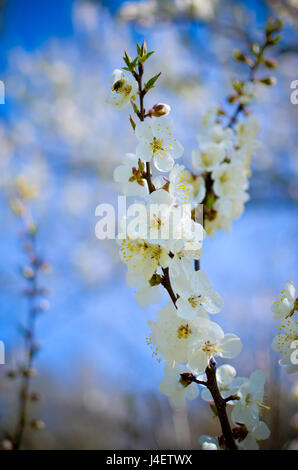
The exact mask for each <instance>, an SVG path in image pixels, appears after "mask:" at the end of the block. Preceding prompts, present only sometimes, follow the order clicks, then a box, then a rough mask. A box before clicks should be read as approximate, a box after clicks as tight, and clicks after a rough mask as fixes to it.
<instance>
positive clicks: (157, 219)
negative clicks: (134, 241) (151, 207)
mask: <svg viewBox="0 0 298 470" xmlns="http://www.w3.org/2000/svg"><path fill="white" fill-rule="evenodd" d="M161 225H162V220H161V218H160V217H158V216H157V215H156V214H153V217H152V223H151V227H155V228H158V229H159V228H160V227H161Z"/></svg>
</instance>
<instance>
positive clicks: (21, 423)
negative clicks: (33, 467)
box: [13, 234, 38, 450]
mask: <svg viewBox="0 0 298 470" xmlns="http://www.w3.org/2000/svg"><path fill="white" fill-rule="evenodd" d="M30 240H31V243H32V253H33V255H35V249H34V246H35V234H30ZM32 267H33V269H34V274H33V277H32V279H31V282H30V284H31V291H32V295H29V296H28V301H29V311H28V318H27V328H26V333H25V334H26V337H25V362H24V365H23V368H22V381H21V388H20V393H19V400H20V404H19V413H18V421H17V427H16V431H15V437H14V439H13V449H14V450H19V448H20V447H21V444H22V439H23V434H24V430H25V426H26V423H27V408H28V398H29V387H30V371H31V369H32V365H33V358H34V353H35V320H36V310H35V296H36V293H37V271H38V269H37V268H36V266H35V263H34V262H33V263H32Z"/></svg>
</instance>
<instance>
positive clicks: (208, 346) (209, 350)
mask: <svg viewBox="0 0 298 470" xmlns="http://www.w3.org/2000/svg"><path fill="white" fill-rule="evenodd" d="M202 350H203V352H204V353H206V354H208V355H209V356H210V355H211V356H213V355H214V353H215V352H216V351H217V349H216V347H215V344H212V343H210V341H206V342H205V344H204V346H203V348H202Z"/></svg>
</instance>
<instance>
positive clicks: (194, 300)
mask: <svg viewBox="0 0 298 470" xmlns="http://www.w3.org/2000/svg"><path fill="white" fill-rule="evenodd" d="M203 301H204V297H202V296H201V295H196V296H192V297H189V298H188V302H189V303H190V305H191V306H192V307H193V308H195V307H197V306H198V305H200V304H201V303H202V302H203Z"/></svg>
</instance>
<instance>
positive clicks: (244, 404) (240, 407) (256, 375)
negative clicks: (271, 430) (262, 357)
mask: <svg viewBox="0 0 298 470" xmlns="http://www.w3.org/2000/svg"><path fill="white" fill-rule="evenodd" d="M264 385H265V374H264V372H263V371H262V370H256V371H254V372H252V374H251V375H250V377H249V378H248V379H247V380H245V382H244V383H242V385H241V386H240V387H239V390H238V391H237V395H238V396H239V398H240V399H239V400H238V401H236V402H235V404H234V407H233V410H232V414H231V417H232V420H233V422H234V423H235V424H237V423H242V424H245V425H246V426H247V427H248V428H252V427H254V426H255V425H256V424H257V423H258V421H259V414H260V407H264V406H265V405H264V404H263V397H264Z"/></svg>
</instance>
